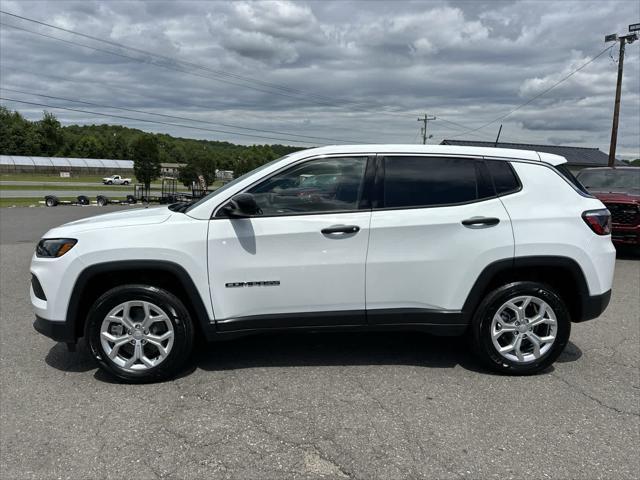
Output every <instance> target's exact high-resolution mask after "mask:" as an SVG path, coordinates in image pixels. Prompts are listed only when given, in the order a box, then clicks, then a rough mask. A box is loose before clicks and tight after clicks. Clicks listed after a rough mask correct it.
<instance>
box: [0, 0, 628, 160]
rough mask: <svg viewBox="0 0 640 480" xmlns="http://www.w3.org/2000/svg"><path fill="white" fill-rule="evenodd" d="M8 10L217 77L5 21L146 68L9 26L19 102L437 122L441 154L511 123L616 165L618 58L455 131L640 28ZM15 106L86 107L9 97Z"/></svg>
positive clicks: (287, 9) (441, 4)
mask: <svg viewBox="0 0 640 480" xmlns="http://www.w3.org/2000/svg"><path fill="white" fill-rule="evenodd" d="M2 8H3V10H7V11H10V12H14V13H16V14H20V15H24V16H26V17H31V18H36V19H40V20H43V21H45V22H48V23H52V24H55V25H58V26H60V27H63V28H68V29H72V30H77V31H80V32H85V33H88V34H90V35H94V36H97V37H101V38H104V39H108V40H111V41H113V42H118V43H122V44H125V45H128V46H132V47H136V48H139V49H142V50H148V51H151V52H154V53H157V54H161V55H166V56H170V57H174V58H178V59H180V60H183V61H186V62H192V63H193V64H196V65H201V66H204V67H206V68H207V69H209V70H207V69H202V68H198V67H197V66H194V65H184V64H174V63H172V62H168V61H160V60H157V59H156V60H152V59H151V58H149V57H148V56H147V55H144V54H143V53H134V52H131V51H127V50H122V49H118V48H116V47H114V46H109V45H104V44H101V43H98V42H95V41H92V40H89V39H83V38H80V37H75V36H73V35H70V34H65V33H63V32H59V31H55V30H51V29H48V28H45V27H39V26H35V25H33V24H30V23H27V22H24V21H21V20H18V19H15V18H11V17H8V16H6V15H3V16H2V21H3V22H6V23H7V24H12V25H16V26H20V27H24V28H27V29H30V30H35V31H37V32H40V33H42V34H47V35H54V36H56V37H60V38H61V39H64V40H71V41H75V42H80V43H84V44H87V45H91V46H94V47H97V48H101V49H106V50H110V51H113V52H114V53H117V54H120V55H127V56H132V57H134V58H135V59H136V60H137V61H134V60H132V59H129V58H123V57H122V56H118V55H109V54H107V53H104V52H96V51H93V50H90V49H86V48H82V47H78V46H74V45H70V44H66V43H63V42H58V41H55V40H51V39H48V38H45V37H41V36H37V35H33V34H30V33H26V32H22V31H19V30H15V29H12V28H7V27H2V32H1V33H0V55H1V57H0V64H1V66H2V76H1V79H0V83H1V84H2V86H3V87H6V88H13V89H17V88H19V89H22V90H26V91H32V92H37V93H44V94H47V95H52V96H59V97H65V98H73V99H81V100H87V101H91V102H95V103H99V104H105V105H113V106H119V107H125V108H136V109H141V110H146V111H149V112H156V113H164V114H171V115H178V116H185V117H190V118H194V119H199V120H205V121H209V122H225V123H233V124H239V125H244V126H248V127H251V128H266V129H271V130H281V131H287V132H291V133H297V134H301V135H317V136H325V137H331V138H336V139H344V140H348V141H365V142H412V141H415V140H416V134H417V133H418V123H417V122H416V116H417V114H418V113H423V112H429V113H431V114H435V115H436V116H439V117H441V119H442V121H438V120H436V121H435V122H432V123H431V124H430V129H431V128H432V133H433V134H434V140H437V141H439V140H440V139H442V138H449V137H452V136H456V138H477V139H492V138H495V134H496V131H497V129H498V126H499V124H500V123H503V124H504V127H503V133H502V138H503V139H504V140H507V141H523V142H529V143H558V142H559V141H561V142H562V143H567V144H573V145H579V146H588V147H599V148H601V149H602V150H605V151H606V150H607V148H608V140H609V138H608V137H609V131H610V128H611V113H612V108H613V93H614V89H615V74H616V68H617V67H616V65H615V63H614V61H613V60H612V59H611V58H610V57H609V56H608V55H607V54H605V55H603V56H602V57H600V58H599V59H597V60H596V61H594V62H593V63H592V64H590V65H589V66H588V67H586V68H585V69H584V70H582V71H581V72H579V73H577V74H575V75H574V76H572V77H571V78H570V79H569V80H567V81H566V82H564V83H563V84H562V85H560V86H559V87H558V88H556V89H554V90H553V91H551V92H549V93H548V94H546V95H544V96H543V97H541V98H540V99H538V100H536V101H535V102H533V103H532V104H530V105H528V106H526V107H524V108H523V109H521V110H518V111H517V112H515V113H514V114H513V115H511V116H510V117H508V118H506V119H504V120H502V121H501V122H497V123H495V124H493V125H491V126H489V127H487V128H486V129H482V130H480V131H477V132H474V133H471V134H464V135H461V136H459V137H458V136H457V135H460V134H461V133H463V129H462V128H460V127H456V126H454V125H452V124H450V123H447V122H446V121H445V120H449V121H452V122H456V123H459V124H463V125H465V126H468V127H469V128H475V127H478V126H480V125H482V124H483V123H486V122H488V121H490V120H492V119H495V118H497V117H499V116H501V115H503V114H504V113H506V112H508V111H510V110H511V109H512V108H514V107H515V106H517V105H519V104H521V103H523V102H525V101H526V100H527V99H529V98H531V97H532V96H534V95H537V94H539V93H540V92H542V91H544V90H545V89H546V88H548V87H549V86H551V85H553V84H554V83H555V82H557V81H558V80H559V79H561V78H562V77H563V76H565V75H567V74H568V73H569V72H570V71H571V70H572V69H574V68H576V67H578V66H579V65H581V64H583V63H584V62H586V61H589V60H590V59H591V58H593V56H594V55H595V54H597V53H598V52H599V51H600V50H602V49H603V48H604V46H605V45H604V44H603V41H602V39H603V35H604V34H606V33H612V32H616V31H617V32H620V33H621V32H624V31H626V28H627V24H628V23H633V22H636V21H637V20H638V19H639V18H640V6H638V4H637V2H629V1H625V0H619V1H608V2H599V1H598V2H587V1H535V2H534V1H498V2H490V1H475V2H468V1H456V0H451V1H445V0H442V1H430V2H417V1H415V2H410V1H408V2H400V1H394V2H391V1H389V2H383V1H374V2H365V1H354V2H346V1H337V2H329V1H310V2H290V1H285V0H281V1H272V2H241V1H237V2H154V1H148V2H127V1H118V2H107V1H84V2H75V1H55V2H54V1H50V2H44V1H13V0H3V2H2ZM638 46H639V45H638V44H633V45H630V46H629V47H628V50H627V51H628V55H627V58H626V61H625V79H624V94H623V105H622V114H621V122H620V139H619V149H618V151H619V152H620V153H621V154H624V155H627V156H639V155H640V152H639V147H638V143H639V141H638V138H640V118H639V116H638V112H639V111H640V83H639V82H640V48H638ZM173 68H178V69H179V70H184V71H175V70H173ZM212 70H213V71H212ZM234 75H241V76H244V77H250V78H252V79H254V80H255V82H248V81H246V80H244V79H242V78H238V77H235V76H234ZM274 84H277V85H285V86H287V88H278V87H273V85H274ZM249 86H251V87H254V89H252V88H248V87H249ZM256 89H257V90H256ZM300 92H305V93H300ZM3 96H5V97H10V98H19V99H25V100H28V101H36V102H41V103H49V104H51V105H57V106H71V107H74V106H76V107H77V106H78V105H74V104H72V103H70V102H65V101H55V100H44V99H42V98H40V99H39V98H38V97H33V96H26V95H19V94H9V92H6V91H5V92H3ZM5 104H6V106H8V107H10V108H16V109H19V110H21V111H22V112H24V113H25V114H26V115H27V116H29V117H30V118H37V117H39V116H40V114H41V110H42V109H41V108H38V107H28V106H25V105H20V104H18V103H12V102H5ZM86 109H88V110H91V109H89V108H86ZM92 110H94V111H100V112H104V113H113V114H124V113H123V112H120V113H118V112H117V111H116V110H104V109H97V108H93V109H92ZM52 111H54V112H55V113H56V114H57V115H58V116H59V118H60V119H61V120H62V121H64V122H65V123H71V122H78V123H92V122H94V123H106V122H111V121H112V122H113V123H126V124H128V125H131V126H135V127H138V128H143V129H145V130H153V131H165V132H167V133H171V134H174V135H181V136H193V137H197V138H211V139H224V140H230V141H235V142H239V143H249V142H251V139H247V138H246V137H245V138H243V137H239V136H238V137H234V136H233V135H222V134H215V133H212V132H198V131H195V130H187V129H181V128H179V127H170V126H162V125H157V126H154V125H151V124H148V123H143V122H135V121H124V120H109V119H107V118H104V117H99V116H94V115H90V114H78V113H73V112H64V111H60V110H52ZM124 115H127V114H124ZM128 116H138V117H142V115H139V114H135V115H128ZM147 118H152V117H147ZM194 125H197V124H194ZM205 128H206V126H205ZM263 141H264V140H259V139H256V142H263Z"/></svg>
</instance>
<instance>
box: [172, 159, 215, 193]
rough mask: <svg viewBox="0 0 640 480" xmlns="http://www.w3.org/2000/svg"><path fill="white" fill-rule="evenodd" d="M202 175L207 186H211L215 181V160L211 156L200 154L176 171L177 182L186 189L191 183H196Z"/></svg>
mask: <svg viewBox="0 0 640 480" xmlns="http://www.w3.org/2000/svg"><path fill="white" fill-rule="evenodd" d="M200 175H202V177H203V178H204V181H205V182H206V183H207V185H211V184H212V183H213V182H215V180H216V160H215V157H214V156H212V155H207V154H206V153H201V154H199V155H196V156H194V157H193V158H191V159H190V160H189V162H188V163H187V164H186V165H184V166H183V167H180V169H179V170H178V181H180V182H181V183H182V184H183V185H184V186H186V187H188V186H190V185H191V182H193V181H198V177H199V176H200Z"/></svg>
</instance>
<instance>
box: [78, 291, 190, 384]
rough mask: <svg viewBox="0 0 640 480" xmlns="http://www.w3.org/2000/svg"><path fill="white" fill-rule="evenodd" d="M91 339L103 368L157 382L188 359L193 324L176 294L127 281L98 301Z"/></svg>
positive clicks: (137, 380) (121, 376)
mask: <svg viewBox="0 0 640 480" xmlns="http://www.w3.org/2000/svg"><path fill="white" fill-rule="evenodd" d="M87 338H88V339H89V347H90V349H91V353H92V354H93V356H94V357H95V358H96V360H97V361H98V363H99V364H100V366H101V367H102V368H103V369H104V370H106V371H108V372H109V373H111V374H112V375H115V376H116V377H118V378H119V379H121V380H124V381H126V382H130V383H144V382H154V381H161V380H166V379H168V378H171V377H172V376H174V375H175V374H176V373H178V371H179V370H180V368H181V367H182V366H183V365H184V363H185V361H186V360H187V359H188V358H189V355H190V353H191V350H192V347H193V324H192V321H191V317H190V316H189V312H188V310H187V309H186V308H185V306H184V304H183V303H182V302H181V301H180V299H179V298H177V297H176V296H175V295H173V294H172V293H170V292H168V291H166V290H163V289H160V288H156V287H152V286H149V285H125V286H122V287H117V288H114V289H112V290H109V291H108V292H107V293H105V294H104V295H102V296H101V297H100V298H99V299H98V300H97V301H96V302H95V304H94V305H93V307H92V308H91V311H90V312H89V316H88V324H87Z"/></svg>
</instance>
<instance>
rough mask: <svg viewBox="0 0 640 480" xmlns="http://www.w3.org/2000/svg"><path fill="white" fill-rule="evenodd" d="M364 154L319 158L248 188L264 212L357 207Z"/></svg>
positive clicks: (277, 212) (311, 211) (330, 209)
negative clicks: (360, 155)
mask: <svg viewBox="0 0 640 480" xmlns="http://www.w3.org/2000/svg"><path fill="white" fill-rule="evenodd" d="M366 166H367V157H345V158H320V159H317V160H311V161H308V162H305V163H303V164H301V165H296V166H294V167H292V168H289V169H287V170H285V171H283V172H280V173H277V174H275V175H274V176H272V177H270V178H269V179H267V180H265V181H264V182H262V183H260V184H258V185H256V186H255V187H253V188H251V189H250V190H248V193H251V194H253V196H254V198H255V200H256V202H257V203H258V206H260V208H261V209H262V212H263V215H288V214H303V213H318V212H331V211H344V210H357V209H358V205H359V202H360V198H361V196H362V190H363V185H364V173H365V169H366Z"/></svg>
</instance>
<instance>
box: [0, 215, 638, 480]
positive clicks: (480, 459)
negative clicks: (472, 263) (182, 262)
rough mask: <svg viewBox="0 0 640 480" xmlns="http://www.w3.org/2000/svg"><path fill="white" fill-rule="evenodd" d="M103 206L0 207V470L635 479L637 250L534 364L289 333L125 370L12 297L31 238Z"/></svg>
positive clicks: (11, 474) (370, 337) (35, 474)
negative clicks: (60, 339) (187, 361)
mask: <svg viewBox="0 0 640 480" xmlns="http://www.w3.org/2000/svg"><path fill="white" fill-rule="evenodd" d="M118 208H120V209H121V208H127V207H107V208H105V209H102V210H98V209H97V208H96V207H86V208H81V207H67V208H65V207H58V208H55V209H45V208H32V209H27V208H16V209H0V262H1V263H0V272H1V274H0V290H1V292H2V293H1V298H0V327H1V328H0V361H1V372H0V381H1V384H0V437H1V438H0V447H1V449H0V477H1V478H6V479H22V478H46V479H49V478H73V479H76V478H77V479H87V478H90V479H93V478H105V479H111V478H114V479H115V478H119V479H120V478H136V479H155V478H234V479H235V478H237V479H270V478H336V479H341V478H342V479H343V478H354V479H355V478H358V479H371V478H380V479H392V478H393V479H396V478H501V479H502V478H532V479H539V478H567V479H568V478H572V479H573V478H618V479H619V478H637V475H638V471H640V455H639V453H640V452H639V450H640V447H639V446H640V416H639V415H640V412H639V410H640V408H639V407H640V401H639V400H640V370H639V366H640V364H639V360H640V325H639V315H640V313H639V312H640V261H639V260H637V259H634V258H630V257H621V258H619V259H618V261H617V265H616V276H615V284H614V290H613V299H612V303H611V305H610V306H609V308H608V310H607V311H606V312H605V314H604V315H603V316H602V317H601V318H600V319H598V320H595V321H591V322H587V323H584V324H578V325H574V328H573V331H572V335H571V342H570V344H569V346H568V348H567V350H566V351H565V353H564V354H563V355H562V357H561V358H560V359H559V361H558V362H557V363H556V364H555V367H554V368H553V369H552V370H551V371H548V372H546V373H544V374H542V375H537V376H533V377H526V378H516V377H504V376H498V375H493V374H490V373H488V372H486V371H484V370H482V369H481V368H480V367H479V366H478V364H477V363H476V361H475V359H474V358H473V356H471V354H470V353H469V352H468V348H467V347H466V345H465V343H464V342H462V341H461V340H459V339H442V338H435V337H429V336H426V335H416V334H393V335H390V334H366V335H362V334H306V335H300V334H298V335H286V336H261V337H253V338H245V339H240V340H236V341H231V342H226V343H219V344H213V345H210V346H208V347H203V348H200V349H199V350H198V352H197V353H196V355H195V358H194V362H193V367H192V368H191V369H190V370H189V371H187V372H186V373H185V374H184V375H182V376H181V377H180V378H178V379H176V380H174V381H171V382H168V383H163V384H155V385H142V386H131V385H122V384H117V383H114V382H113V381H112V380H111V379H110V378H109V377H107V376H106V375H104V374H102V373H101V372H97V371H96V368H95V366H94V364H93V363H92V361H91V359H90V358H89V357H88V355H87V352H86V350H85V349H82V348H81V349H80V351H78V352H76V353H69V352H67V350H66V348H65V347H64V346H63V345H61V344H56V343H54V342H52V341H50V340H48V339H47V338H45V337H43V336H41V335H39V334H37V333H36V332H35V331H34V330H33V328H32V326H31V324H32V319H33V316H32V312H31V309H30V305H29V300H28V288H29V279H30V277H29V262H30V258H31V255H32V252H33V249H34V246H35V242H36V241H37V240H38V239H39V237H40V236H41V235H42V234H43V233H44V232H45V231H46V230H47V229H48V228H49V227H52V226H55V225H57V224H60V223H63V222H65V221H70V220H73V219H76V218H80V217H82V216H88V215H93V214H97V213H102V212H104V211H107V210H117V209H118Z"/></svg>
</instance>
